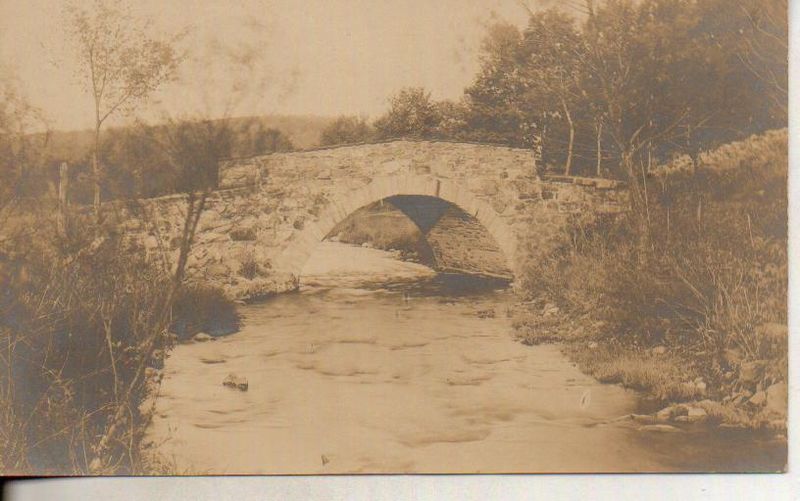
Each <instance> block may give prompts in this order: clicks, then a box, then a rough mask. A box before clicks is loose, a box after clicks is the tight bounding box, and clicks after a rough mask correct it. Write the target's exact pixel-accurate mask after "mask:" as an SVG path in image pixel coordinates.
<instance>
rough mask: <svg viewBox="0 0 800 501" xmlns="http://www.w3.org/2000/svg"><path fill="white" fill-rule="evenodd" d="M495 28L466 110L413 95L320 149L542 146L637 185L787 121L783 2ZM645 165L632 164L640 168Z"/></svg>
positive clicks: (558, 157)
mask: <svg viewBox="0 0 800 501" xmlns="http://www.w3.org/2000/svg"><path fill="white" fill-rule="evenodd" d="M586 9H587V12H586V16H585V17H584V18H583V19H582V20H580V21H579V20H577V19H575V18H574V17H572V16H570V15H569V14H566V13H564V12H562V11H560V10H557V9H550V10H545V11H538V12H532V13H531V16H530V20H529V23H528V26H527V27H526V28H525V29H523V30H520V29H518V28H517V27H515V26H513V25H510V24H504V23H501V24H497V25H495V26H493V27H491V28H490V30H489V33H488V36H487V37H486V39H485V41H484V43H483V47H482V53H481V68H480V71H479V72H478V74H477V75H476V77H475V80H474V82H473V84H472V85H470V86H469V87H468V88H467V89H465V91H464V95H463V97H462V98H461V99H460V100H459V101H457V102H451V101H439V102H437V101H435V100H433V99H431V95H430V93H429V92H427V91H425V90H424V89H421V88H412V89H404V90H402V91H401V92H399V93H398V94H397V95H395V96H394V97H393V98H391V100H390V106H389V110H388V111H387V112H386V113H385V114H384V115H383V116H381V117H379V118H377V119H376V120H374V121H373V122H371V123H370V122H368V121H367V120H366V119H364V118H358V117H341V118H340V119H338V120H337V121H336V122H334V123H332V124H331V125H330V126H329V127H328V128H327V129H326V130H325V131H324V133H323V135H322V144H325V145H332V144H342V143H355V142H363V141H375V140H384V139H388V138H397V137H415V138H431V139H437V138H438V139H452V140H465V141H477V142H491V143H501V144H507V145H511V146H518V147H528V148H534V149H536V150H537V151H538V152H540V158H541V164H542V165H543V166H545V167H546V168H547V169H551V170H556V171H559V172H561V173H566V174H584V175H611V176H616V177H622V178H625V177H628V176H630V175H632V174H635V173H636V172H640V170H641V169H640V168H638V167H641V165H642V164H645V166H650V165H652V164H653V163H655V162H664V161H669V160H671V159H672V158H673V157H674V156H676V155H681V154H686V155H689V156H690V157H691V158H692V159H694V160H695V161H696V159H697V155H699V153H700V152H701V151H705V150H708V149H710V148H713V147H715V146H717V145H719V144H722V143H725V142H729V141H731V140H736V139H741V138H743V137H747V136H749V135H750V134H753V133H757V132H761V131H764V130H767V129H771V128H777V127H784V126H785V125H786V123H787V88H788V85H787V83H788V77H787V64H786V60H787V46H788V42H787V18H786V16H787V13H786V11H787V6H786V1H785V0H745V1H742V2H735V3H731V2H729V1H727V0H646V1H643V2H632V1H629V0H609V1H607V2H603V3H602V4H600V5H598V6H597V7H595V6H594V4H593V3H592V2H587V4H586ZM634 163H636V164H637V166H636V168H635V166H634V165H633V164H634Z"/></svg>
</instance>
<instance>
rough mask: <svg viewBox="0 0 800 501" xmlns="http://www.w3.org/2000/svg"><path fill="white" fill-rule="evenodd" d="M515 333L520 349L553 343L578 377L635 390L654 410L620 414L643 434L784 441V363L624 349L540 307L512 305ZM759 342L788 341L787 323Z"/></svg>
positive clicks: (661, 348)
mask: <svg viewBox="0 0 800 501" xmlns="http://www.w3.org/2000/svg"><path fill="white" fill-rule="evenodd" d="M514 327H515V330H516V333H517V336H518V338H519V339H520V341H521V342H522V343H523V344H528V345H537V344H543V343H559V344H561V345H562V349H563V351H564V352H565V353H566V354H567V355H568V356H569V358H570V359H571V360H572V361H573V362H575V363H576V364H577V365H578V366H579V367H580V368H581V370H582V371H583V372H585V373H586V374H589V375H591V376H593V377H595V378H596V379H597V380H598V381H600V382H604V383H615V384H620V385H622V386H623V387H626V388H631V389H634V390H637V391H639V392H641V393H642V394H643V395H644V397H645V399H646V401H647V402H648V407H650V408H651V409H652V412H649V413H648V414H632V415H629V416H621V419H629V420H631V421H632V422H633V423H636V424H638V425H640V426H641V427H642V429H643V430H648V431H680V430H681V429H683V428H686V427H687V426H693V427H695V426H699V425H705V426H710V427H715V428H720V429H735V430H758V431H765V432H769V433H772V434H775V435H776V438H779V439H780V438H781V437H784V438H785V434H786V420H787V408H788V386H787V384H786V376H785V375H786V366H785V364H786V361H785V360H752V359H749V358H748V357H746V356H745V355H744V354H743V353H741V351H740V350H738V349H729V350H726V351H725V352H724V353H721V354H717V353H706V352H703V351H701V350H697V349H696V348H687V347H685V346H680V345H666V344H659V345H656V346H643V345H640V344H637V343H636V342H632V343H624V342H622V341H620V339H619V338H618V337H615V336H614V333H613V332H610V327H609V325H608V324H607V323H606V322H604V321H598V320H594V319H592V318H591V317H589V316H584V317H582V318H577V319H576V318H569V317H568V316H567V315H566V314H565V313H563V312H562V311H561V310H560V309H559V308H558V307H557V306H555V305H553V304H551V303H546V302H535V301H534V302H526V303H520V304H517V305H516V307H515V310H514ZM756 331H757V332H758V335H759V337H760V339H761V342H764V343H776V344H779V343H786V339H787V335H788V329H787V327H786V326H785V325H779V324H764V325H761V326H759V327H758V328H757V329H756Z"/></svg>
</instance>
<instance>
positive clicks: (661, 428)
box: [639, 424, 681, 433]
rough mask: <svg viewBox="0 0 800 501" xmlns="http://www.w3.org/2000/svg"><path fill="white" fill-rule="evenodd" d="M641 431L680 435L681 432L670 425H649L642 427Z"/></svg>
mask: <svg viewBox="0 0 800 501" xmlns="http://www.w3.org/2000/svg"><path fill="white" fill-rule="evenodd" d="M639 431H655V432H658V433H678V432H680V431H681V430H680V428H676V427H674V426H670V425H668V424H648V425H647V426H642V427H641V428H639Z"/></svg>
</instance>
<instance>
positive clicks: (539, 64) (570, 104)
mask: <svg viewBox="0 0 800 501" xmlns="http://www.w3.org/2000/svg"><path fill="white" fill-rule="evenodd" d="M520 49H521V51H522V54H521V58H522V61H524V64H523V65H522V66H521V68H520V79H521V85H522V86H523V89H524V90H523V95H522V96H521V98H522V99H523V101H524V102H525V104H527V105H528V106H531V105H533V106H537V107H539V109H540V110H541V111H542V112H543V116H550V117H555V118H560V119H562V120H564V121H566V125H567V133H568V140H567V149H566V159H565V161H564V174H566V175H569V174H570V173H571V168H572V158H573V153H574V148H575V129H576V123H575V122H576V117H575V116H574V115H575V110H576V109H578V108H580V107H581V106H580V104H581V97H582V96H581V91H582V90H581V88H580V83H581V73H580V68H579V62H580V59H581V57H582V52H581V51H582V49H583V40H582V39H581V35H580V33H579V32H578V30H577V29H576V28H575V23H574V20H573V19H572V18H571V17H570V16H568V15H566V14H564V13H562V12H560V11H558V10H555V9H549V10H546V11H544V12H540V13H535V14H533V15H531V17H530V19H529V21H528V27H527V29H526V30H525V33H524V35H523V39H522V44H521V47H520ZM553 105H555V107H554V106H553Z"/></svg>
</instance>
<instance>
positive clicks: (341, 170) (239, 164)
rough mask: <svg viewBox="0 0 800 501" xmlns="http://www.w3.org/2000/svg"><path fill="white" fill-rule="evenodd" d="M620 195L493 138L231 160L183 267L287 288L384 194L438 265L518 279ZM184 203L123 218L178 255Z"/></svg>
mask: <svg viewBox="0 0 800 501" xmlns="http://www.w3.org/2000/svg"><path fill="white" fill-rule="evenodd" d="M625 195H626V192H625V190H624V189H622V187H621V186H620V185H619V183H616V182H614V181H610V180H605V179H591V178H575V177H570V178H565V177H549V178H548V177H543V176H540V175H539V174H538V173H537V172H536V169H535V168H534V166H533V158H532V153H531V151H530V150H525V149H516V148H509V147H502V146H493V145H478V144H467V143H454V142H443V141H410V140H397V141H390V142H385V143H377V144H362V145H352V146H341V147H333V148H326V149H318V150H312V151H300V152H291V153H274V154H269V155H264V156H258V157H252V158H246V159H235V160H229V161H226V162H225V163H224V164H223V165H222V166H221V167H220V184H219V189H218V190H217V191H215V192H214V193H213V194H212V196H211V197H210V199H209V201H208V204H207V209H206V210H205V212H204V213H203V215H202V217H201V219H200V223H199V227H198V233H197V237H196V240H195V242H196V243H195V246H194V249H193V253H192V255H191V257H190V259H189V262H188V274H189V277H190V278H192V279H196V280H202V281H207V282H211V283H216V284H219V285H221V286H222V287H223V288H224V289H225V290H226V291H227V292H228V293H229V294H230V295H231V296H234V297H239V298H246V297H250V298H252V297H256V296H260V295H265V294H269V293H273V292H281V291H285V290H292V289H294V288H297V286H298V283H299V278H300V275H301V273H302V269H303V266H304V265H305V264H306V262H307V260H308V259H309V256H310V255H311V253H312V251H313V250H314V248H315V246H316V245H317V244H318V243H319V242H320V241H322V240H323V239H325V238H326V237H327V236H329V233H330V232H331V230H332V229H333V228H334V227H335V226H336V225H337V224H338V223H340V222H341V221H343V220H344V219H345V218H347V217H348V216H349V215H350V214H352V213H353V212H354V211H356V210H357V209H359V208H361V207H364V206H367V205H369V204H372V203H374V202H377V201H388V202H389V203H391V204H392V205H394V206H395V207H397V208H398V209H400V210H401V211H403V212H404V213H405V214H406V215H407V216H408V217H409V218H410V219H411V220H412V221H414V223H415V224H416V225H417V226H418V227H419V228H420V230H421V232H422V234H423V235H424V236H425V238H426V240H427V242H428V244H429V245H430V247H431V249H432V250H433V255H434V263H433V267H434V268H435V269H438V270H440V271H458V272H464V273H473V274H478V275H486V276H492V277H504V278H508V279H513V278H514V277H515V276H518V274H519V272H520V267H521V264H522V262H523V260H524V259H536V258H537V257H538V256H544V255H546V254H547V253H549V252H552V251H553V250H554V249H556V248H557V247H558V246H559V245H561V244H562V243H563V242H565V239H567V238H568V237H569V235H570V234H571V228H572V227H573V226H574V225H576V224H586V223H587V222H590V221H591V220H593V219H595V218H596V217H597V216H598V215H599V214H608V213H617V212H620V211H622V210H624V207H625ZM134 210H135V211H144V212H146V213H147V214H146V215H147V217H142V216H143V215H144V214H142V213H141V212H139V213H138V214H136V213H132V212H131V211H134ZM184 211H185V200H184V198H183V196H179V195H175V196H167V197H161V198H156V199H149V200H147V201H145V203H144V204H140V205H139V206H138V208H136V209H134V208H127V209H125V211H124V212H125V217H124V219H123V220H122V221H123V222H122V224H123V225H125V226H126V228H127V230H128V231H129V232H132V233H133V234H136V235H139V236H140V237H141V240H142V242H143V243H144V245H145V246H146V247H147V248H148V249H149V250H150V251H151V252H163V250H164V249H167V251H168V252H167V254H168V255H169V254H170V253H171V254H173V255H174V254H176V253H177V250H176V245H175V244H176V241H177V237H178V234H179V230H180V227H181V223H182V221H183V216H184V213H185V212H184Z"/></svg>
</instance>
